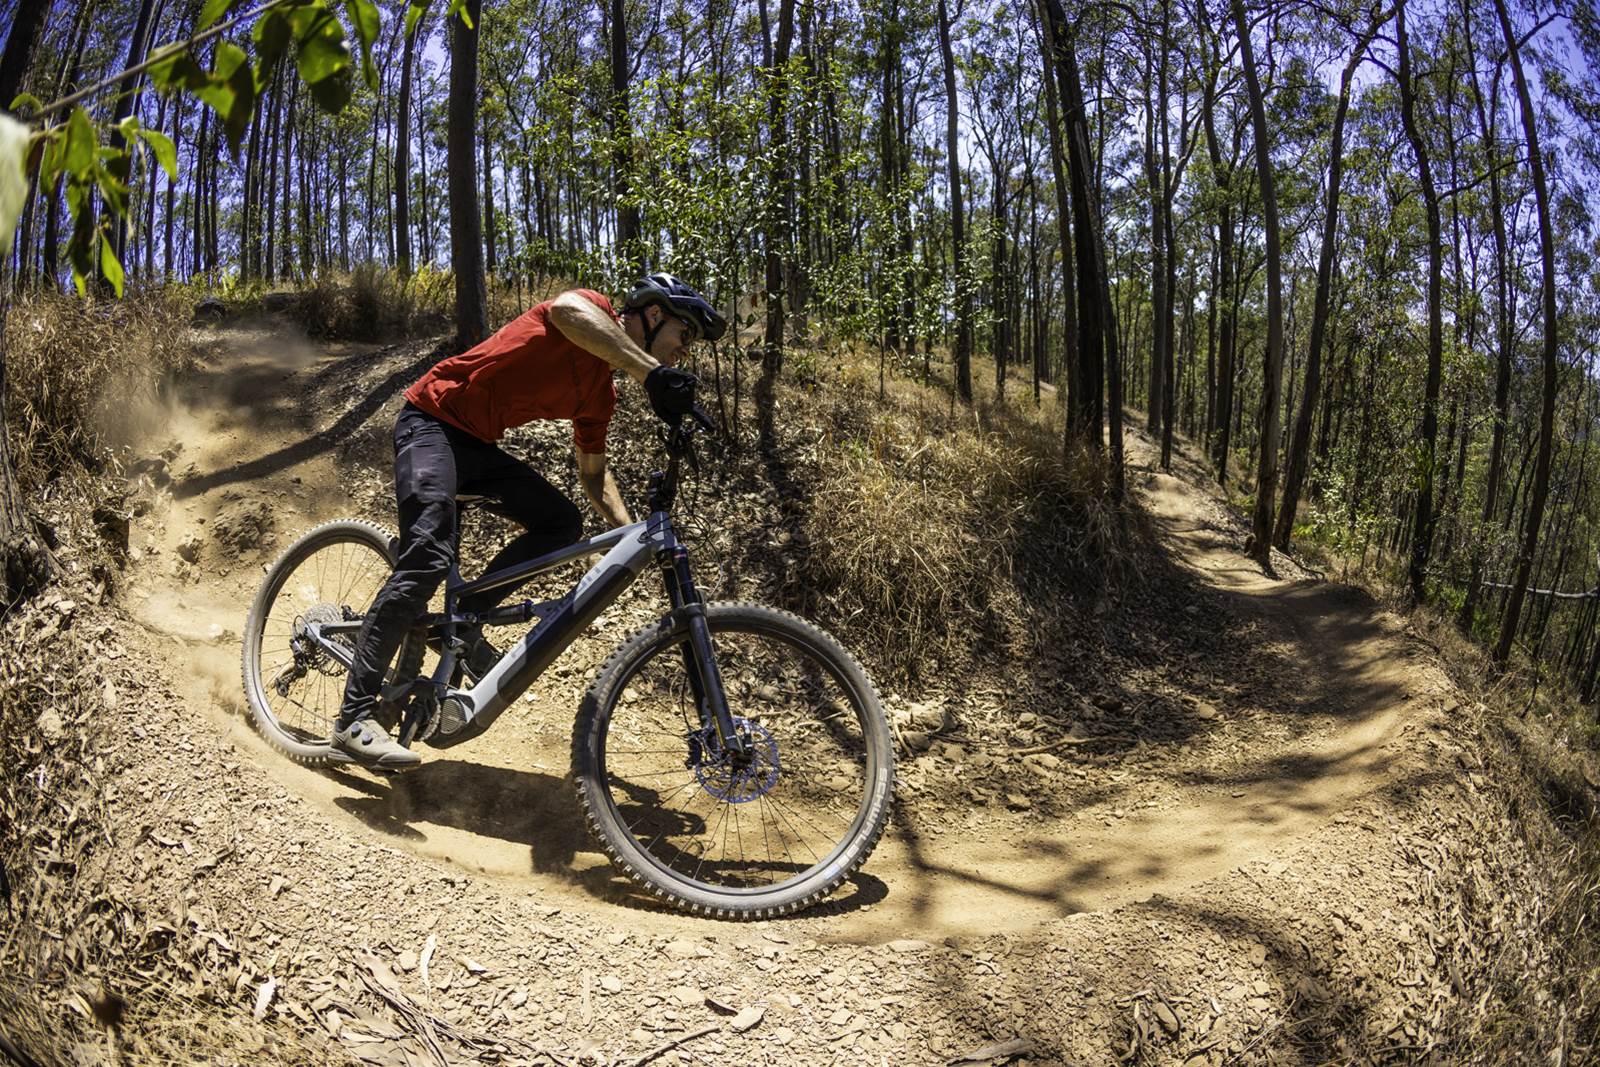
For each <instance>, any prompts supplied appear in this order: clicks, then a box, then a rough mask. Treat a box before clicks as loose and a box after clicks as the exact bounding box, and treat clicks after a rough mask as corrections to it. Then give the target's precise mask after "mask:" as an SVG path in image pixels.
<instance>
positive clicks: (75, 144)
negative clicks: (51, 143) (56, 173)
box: [61, 107, 97, 181]
mask: <svg viewBox="0 0 1600 1067" xmlns="http://www.w3.org/2000/svg"><path fill="white" fill-rule="evenodd" d="M96 140H97V139H96V137H95V135H94V124H93V123H91V122H90V121H89V114H88V112H86V111H84V110H83V108H81V107H75V108H73V109H72V115H71V116H70V117H69V118H68V119H67V132H66V143H65V144H64V146H63V147H62V151H61V160H62V163H63V164H64V165H65V166H66V168H67V171H68V172H69V173H70V174H71V175H72V176H73V177H74V178H77V179H78V180H79V181H83V180H85V179H87V178H88V176H89V173H90V171H92V170H93V169H94V150H95V144H96Z"/></svg>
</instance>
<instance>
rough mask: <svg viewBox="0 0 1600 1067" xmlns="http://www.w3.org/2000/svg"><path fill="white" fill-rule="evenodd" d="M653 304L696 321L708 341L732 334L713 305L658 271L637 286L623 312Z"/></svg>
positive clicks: (688, 286)
mask: <svg viewBox="0 0 1600 1067" xmlns="http://www.w3.org/2000/svg"><path fill="white" fill-rule="evenodd" d="M650 304H660V305H661V306H662V307H663V308H665V309H666V310H667V311H670V312H671V313H672V314H674V315H680V316H682V317H684V318H686V319H690V320H692V321H693V322H694V324H695V325H696V326H698V327H700V336H701V337H702V338H703V339H704V340H707V341H715V340H717V339H718V338H720V337H721V336H722V335H723V334H725V333H727V332H728V320H727V319H725V318H723V317H722V316H721V315H719V314H717V309H716V308H714V307H712V306H711V301H709V300H707V299H706V298H705V297H703V296H701V295H700V293H699V291H698V290H696V289H695V288H694V287H693V286H691V285H689V284H688V283H687V282H683V281H680V280H679V279H677V278H675V277H673V276H672V275H670V274H667V273H665V272H659V271H658V272H657V273H655V274H650V275H646V276H645V277H643V278H640V279H639V280H638V281H637V282H635V283H634V286H633V291H632V292H630V293H629V294H628V299H627V300H626V301H625V302H624V303H623V305H622V310H624V311H633V310H636V309H638V308H642V307H647V306H649V305H650Z"/></svg>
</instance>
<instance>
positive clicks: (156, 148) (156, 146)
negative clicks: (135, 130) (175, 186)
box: [139, 130, 178, 182]
mask: <svg viewBox="0 0 1600 1067" xmlns="http://www.w3.org/2000/svg"><path fill="white" fill-rule="evenodd" d="M139 136H140V137H143V138H144V140H145V143H146V144H148V145H149V146H150V151H151V152H153V153H155V157H156V162H158V163H160V164H161V169H162V170H164V171H166V172H167V180H168V181H174V182H175V181H177V180H178V147H177V145H175V144H173V143H172V138H170V137H168V136H167V135H166V134H164V133H162V132H161V131H160V130H140V131H139Z"/></svg>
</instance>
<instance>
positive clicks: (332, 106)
mask: <svg viewBox="0 0 1600 1067" xmlns="http://www.w3.org/2000/svg"><path fill="white" fill-rule="evenodd" d="M310 88H311V97H312V99H314V100H315V101H316V102H317V106H318V107H320V108H322V110H324V111H326V112H328V113H329V114H334V115H336V114H338V113H339V112H341V111H343V110H344V106H345V105H346V104H348V103H349V102H350V73H349V71H345V72H343V73H340V74H336V75H334V76H333V77H331V78H323V79H322V80H321V81H319V82H312V83H311V87H310Z"/></svg>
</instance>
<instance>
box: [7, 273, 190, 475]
mask: <svg viewBox="0 0 1600 1067" xmlns="http://www.w3.org/2000/svg"><path fill="white" fill-rule="evenodd" d="M192 310H193V304H192V298H191V296H189V295H188V294H186V293H185V292H183V291H181V290H178V289H139V290H130V291H129V292H128V294H127V296H125V297H124V298H123V299H121V300H111V299H105V300H100V299H88V300H85V299H81V298H79V297H77V296H73V295H66V294H62V293H57V292H37V293H30V294H28V295H26V296H24V297H22V298H20V299H18V300H17V301H16V302H15V303H13V304H12V305H11V307H10V309H9V311H8V312H0V320H3V321H0V328H3V329H4V331H5V342H4V352H5V363H6V396H5V404H6V425H7V428H8V429H9V431H10V434H11V446H12V455H13V457H14V458H15V461H16V464H17V472H18V474H19V475H20V476H21V477H22V479H23V483H24V485H26V486H39V485H43V484H44V483H45V482H47V481H49V480H50V479H52V478H54V477H57V476H59V475H62V474H67V473H70V472H74V471H78V470H82V469H88V470H94V469H97V468H98V466H99V465H100V463H101V461H102V459H103V457H104V449H105V445H106V443H107V442H106V439H105V431H106V428H107V427H108V426H109V425H110V424H111V421H112V420H109V419H108V418H107V416H108V415H110V414H112V413H114V412H116V411H119V410H126V409H127V408H128V407H130V406H131V404H132V402H134V401H137V400H139V399H145V398H148V397H150V396H151V395H152V394H153V393H154V392H155V391H158V390H159V389H161V388H162V387H163V385H164V383H165V382H166V380H167V378H168V376H169V375H170V374H172V373H174V372H176V371H178V370H180V369H181V368H183V367H185V366H186V365H188V363H189V361H190V360H191V358H192V356H193V352H192V349H191V347H190V343H189V340H188V330H187V326H188V324H189V320H190V316H191V314H192Z"/></svg>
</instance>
